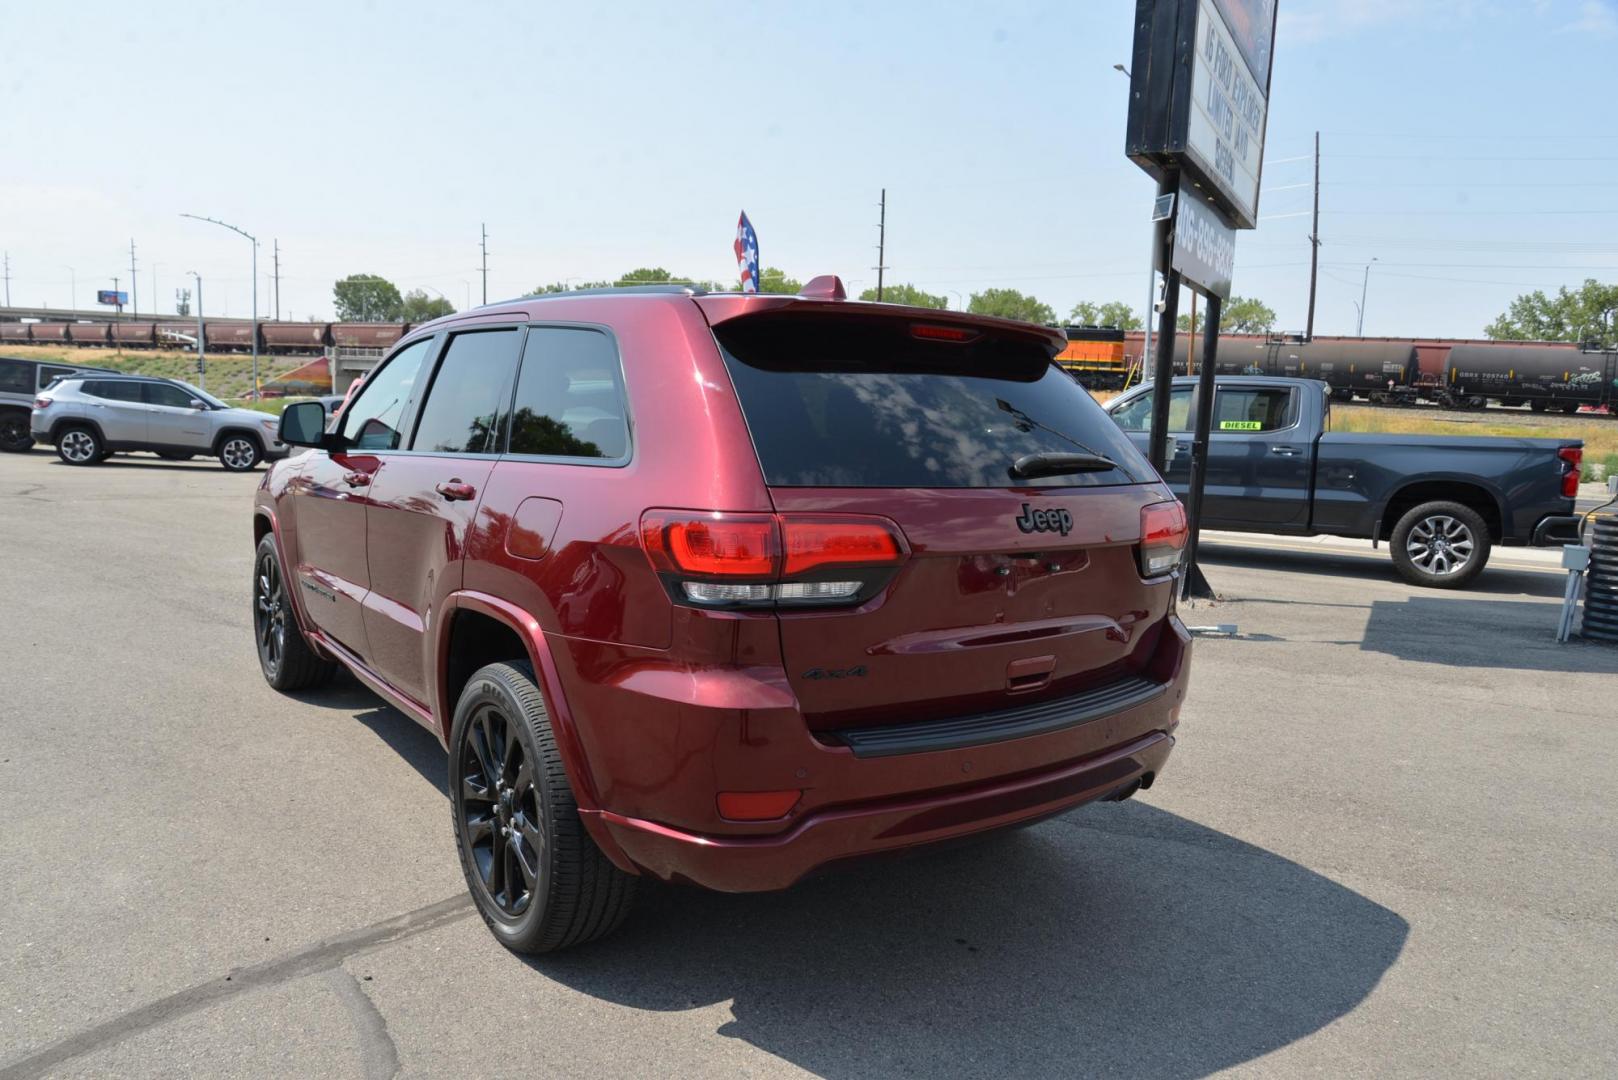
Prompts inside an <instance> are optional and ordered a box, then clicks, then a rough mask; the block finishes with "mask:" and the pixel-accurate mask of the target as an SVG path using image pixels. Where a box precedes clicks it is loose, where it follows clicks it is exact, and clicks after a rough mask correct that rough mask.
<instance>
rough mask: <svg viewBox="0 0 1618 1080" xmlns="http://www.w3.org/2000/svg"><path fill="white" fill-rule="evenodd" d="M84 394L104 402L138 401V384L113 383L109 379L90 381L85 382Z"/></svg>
mask: <svg viewBox="0 0 1618 1080" xmlns="http://www.w3.org/2000/svg"><path fill="white" fill-rule="evenodd" d="M84 392H85V393H86V394H89V395H90V396H91V397H98V398H102V399H104V400H106V401H129V402H139V401H140V383H138V382H115V381H113V380H111V379H91V380H88V381H86V382H85V384H84Z"/></svg>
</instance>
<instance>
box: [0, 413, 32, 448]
mask: <svg viewBox="0 0 1618 1080" xmlns="http://www.w3.org/2000/svg"><path fill="white" fill-rule="evenodd" d="M33 447H34V436H33V435H32V434H31V433H30V432H29V430H28V414H27V413H25V412H22V411H21V410H7V411H6V412H4V413H0V450H4V451H5V452H6V453H8V454H22V453H26V452H27V451H29V450H32V449H33Z"/></svg>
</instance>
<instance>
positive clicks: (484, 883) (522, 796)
mask: <svg viewBox="0 0 1618 1080" xmlns="http://www.w3.org/2000/svg"><path fill="white" fill-rule="evenodd" d="M449 790H450V811H451V813H452V814H453V815H454V825H455V847H456V850H457V851H458V852H459V854H460V857H461V870H462V871H463V872H464V873H465V875H466V884H467V887H468V888H469V889H471V891H472V899H473V900H474V901H475V902H476V904H477V909H478V913H479V914H480V915H482V916H483V921H484V922H485V923H487V924H488V927H489V929H490V930H491V931H492V932H493V933H494V936H495V937H496V938H498V939H499V940H500V943H501V944H502V945H504V946H505V947H506V948H508V949H510V950H512V951H513V952H519V953H545V952H554V951H555V950H557V949H565V948H568V947H570V946H573V945H581V944H583V943H584V942H587V941H591V940H593V939H595V938H598V937H601V936H602V935H603V934H606V933H609V932H610V931H612V930H614V929H616V928H617V926H618V924H619V923H621V922H623V920H624V917H625V916H626V915H628V914H629V908H630V905H631V903H632V901H633V900H634V894H635V884H636V881H637V879H636V877H635V876H634V875H632V874H626V873H625V872H623V871H622V870H620V869H618V868H617V867H616V866H614V865H613V864H612V863H611V862H610V861H609V860H608V859H607V857H606V856H605V855H603V854H602V853H601V849H600V848H598V847H596V845H595V841H593V840H592V839H590V834H589V833H588V832H586V831H585V828H584V822H583V821H581V820H580V819H579V807H578V804H577V803H576V802H575V801H574V799H573V789H572V788H571V787H570V786H569V784H568V779H567V773H566V772H565V771H564V769H563V767H562V758H561V755H560V754H559V753H558V752H557V749H556V738H555V736H554V735H553V733H552V731H551V724H550V716H549V714H548V713H547V712H546V709H545V702H544V699H543V698H541V696H540V693H539V687H538V686H537V685H536V683H535V681H534V672H533V669H532V668H531V667H530V666H529V665H528V664H527V662H526V661H515V662H512V663H509V664H490V665H488V666H487V667H484V668H480V669H479V670H478V671H477V672H475V673H474V674H473V675H472V677H471V679H469V680H468V681H467V684H466V689H465V690H463V691H462V692H461V698H460V701H459V702H458V703H457V704H456V706H455V723H454V726H453V727H452V728H451V730H450V740H449Z"/></svg>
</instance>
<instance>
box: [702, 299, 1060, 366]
mask: <svg viewBox="0 0 1618 1080" xmlns="http://www.w3.org/2000/svg"><path fill="white" fill-rule="evenodd" d="M692 300H693V302H694V303H695V304H696V305H697V307H699V308H701V309H702V314H703V316H704V317H705V318H706V319H707V320H708V325H709V326H719V325H720V324H721V323H727V322H730V321H732V320H733V319H744V318H748V317H750V316H754V315H763V314H779V315H787V314H790V315H800V314H801V315H806V316H812V315H826V316H833V317H836V318H839V319H845V320H852V319H873V320H903V321H905V322H911V323H924V324H926V325H928V326H939V327H960V328H962V329H970V330H976V331H978V332H979V333H982V334H986V335H989V336H992V337H997V338H1001V339H1003V340H1013V341H1019V342H1022V343H1025V344H1028V345H1033V346H1036V347H1038V348H1042V349H1044V351H1045V354H1046V356H1048V357H1050V358H1052V359H1055V357H1056V354H1057V353H1059V352H1061V351H1062V350H1063V349H1065V348H1067V335H1065V334H1063V333H1062V331H1061V330H1059V329H1057V328H1056V327H1053V326H1036V325H1034V324H1033V323H1027V322H1022V321H1020V320H1017V319H1000V318H995V317H993V316H989V315H971V314H967V313H965V312H960V311H941V310H939V309H937V308H923V307H907V306H905V305H903V304H876V303H870V302H867V301H863V300H832V299H821V298H819V297H810V296H804V295H801V294H800V295H797V296H789V295H782V294H777V293H709V294H706V295H703V296H694V297H692Z"/></svg>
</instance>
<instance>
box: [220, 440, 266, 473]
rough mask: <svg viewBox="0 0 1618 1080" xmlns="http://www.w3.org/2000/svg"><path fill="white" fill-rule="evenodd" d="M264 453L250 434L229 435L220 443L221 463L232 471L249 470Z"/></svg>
mask: <svg viewBox="0 0 1618 1080" xmlns="http://www.w3.org/2000/svg"><path fill="white" fill-rule="evenodd" d="M262 456H263V455H262V454H260V453H259V449H258V443H256V442H254V441H253V439H252V437H251V436H249V435H227V436H226V437H225V441H224V442H222V443H220V444H219V464H221V465H223V466H224V467H225V468H226V469H229V470H230V471H231V472H249V471H251V470H252V468H253V467H254V466H255V465H257V464H258V459H259V458H260V457H262Z"/></svg>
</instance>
